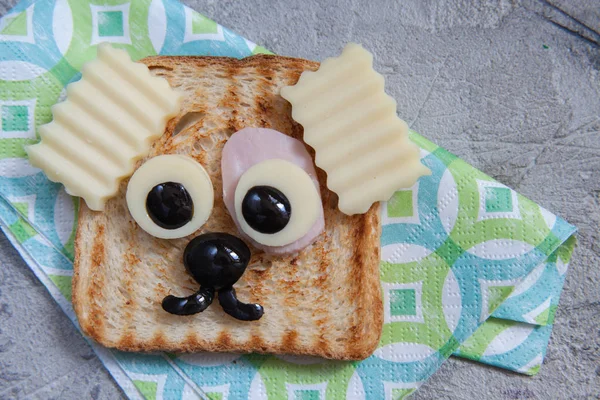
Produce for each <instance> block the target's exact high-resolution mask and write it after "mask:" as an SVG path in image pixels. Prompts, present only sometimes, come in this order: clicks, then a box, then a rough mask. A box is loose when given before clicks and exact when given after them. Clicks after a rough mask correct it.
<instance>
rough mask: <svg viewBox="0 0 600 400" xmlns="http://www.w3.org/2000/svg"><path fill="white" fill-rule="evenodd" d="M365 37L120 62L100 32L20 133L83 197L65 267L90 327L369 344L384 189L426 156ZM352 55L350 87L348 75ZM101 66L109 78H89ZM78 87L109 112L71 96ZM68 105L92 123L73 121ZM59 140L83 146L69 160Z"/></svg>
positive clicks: (182, 347)
mask: <svg viewBox="0 0 600 400" xmlns="http://www.w3.org/2000/svg"><path fill="white" fill-rule="evenodd" d="M359 47H360V46H358V47H352V46H349V47H347V48H346V49H345V50H344V53H342V56H340V57H339V58H338V59H330V60H326V61H325V62H323V63H322V66H321V68H319V65H318V64H317V63H314V62H310V61H306V60H299V59H292V58H285V57H277V56H254V57H250V58H247V59H243V60H236V59H229V58H218V57H149V58H147V59H144V60H142V62H141V63H132V62H130V61H128V60H126V59H125V58H124V57H127V55H126V54H124V52H121V51H118V50H115V49H112V48H110V47H107V46H100V48H99V52H98V59H97V60H95V61H93V62H92V63H90V65H88V66H86V67H85V68H84V70H83V78H82V80H81V81H80V82H83V84H82V83H79V82H78V83H75V84H72V85H70V87H69V88H68V90H67V95H68V96H67V101H66V102H65V103H62V104H61V105H57V106H55V110H53V112H54V116H55V119H54V121H53V122H52V123H51V124H48V125H46V128H44V127H42V129H40V135H41V137H42V142H40V143H39V144H37V145H35V146H33V147H32V148H30V149H29V155H30V160H31V161H32V163H34V164H36V165H38V166H40V167H41V168H43V169H44V171H45V172H46V174H47V175H48V176H49V177H50V179H52V180H55V181H59V182H62V183H64V184H65V188H66V189H67V191H68V192H69V193H70V194H72V195H78V196H81V197H83V198H84V199H85V204H83V203H82V206H81V210H80V216H79V225H78V231H77V239H76V259H75V275H74V283H73V302H74V307H75V311H76V313H77V317H78V319H79V323H80V326H81V327H82V329H83V330H84V332H85V333H87V334H88V335H90V336H91V337H93V338H94V339H95V340H97V341H98V342H100V343H102V344H104V345H106V346H109V347H116V348H119V349H122V350H133V351H139V350H147V351H150V350H165V351H241V352H252V351H256V352H268V353H293V354H306V355H317V356H322V357H327V358H335V359H362V358H365V357H367V356H368V355H370V354H371V353H372V351H373V350H374V349H375V347H376V346H377V343H378V340H379V336H380V333H381V325H382V304H381V291H380V287H379V275H378V263H379V236H380V223H379V212H378V211H379V205H378V201H379V200H386V199H387V198H389V196H391V195H392V194H393V192H394V190H395V189H397V188H399V187H407V186H411V185H412V184H413V183H414V181H416V179H418V177H419V176H420V175H423V174H426V173H427V169H426V168H425V167H424V166H422V165H421V164H420V162H419V157H418V150H416V147H411V146H414V145H412V144H410V143H408V138H407V128H406V126H405V124H404V123H403V122H397V121H401V120H399V119H397V117H395V103H394V104H393V107H392V108H393V109H392V108H390V102H389V100H388V97H387V96H386V95H385V93H384V92H383V86H382V82H380V80H379V79H378V78H377V77H376V76H375V77H369V74H368V73H367V74H366V75H365V73H366V72H370V71H372V68H371V67H370V65H371V63H372V60H371V59H370V58H369V57H370V55H369V54H368V53H366V52H365V51H364V49H362V47H360V48H359ZM361 49H362V50H361ZM363 52H364V53H363ZM365 53H366V54H365ZM365 57H366V61H365ZM94 63H97V64H96V65H94ZM105 64H106V65H105ZM115 64H118V65H119V66H120V68H121V69H117V68H115V67H114V65H115ZM138 66H141V67H140V68H138ZM128 68H129V70H127V69H128ZM369 68H370V69H369ZM355 69H357V70H359V72H361V73H363V75H364V76H366V78H365V79H367V82H366V83H365V84H363V85H359V86H360V87H358V88H356V87H355V86H353V85H351V84H350V83H349V80H347V79H344V76H346V77H349V76H352V71H353V70H355ZM105 70H106V71H108V70H110V77H111V78H114V79H112V80H108V79H106V80H101V79H100V80H98V79H97V80H94V77H96V76H97V75H98V71H100V72H102V71H105ZM315 70H317V71H316V72H314V71H315ZM128 71H129V72H128ZM131 71H134V72H136V73H131ZM340 71H341V72H340ZM348 71H349V72H348ZM373 73H374V71H373ZM336 76H337V77H338V78H335V77H336ZM340 76H341V78H340ZM369 79H370V80H369ZM88 80H89V81H91V82H92V84H90V85H87V83H86V82H87V81H88ZM131 80H135V85H133V84H131V82H130V81H131ZM77 85H80V86H79V87H78V86H77ZM81 85H83V87H81ZM103 85H105V86H107V87H106V88H105V87H104V86H103ZM125 88H127V90H130V92H126V93H125V94H123V95H121V96H120V97H118V98H117V96H115V93H117V94H121V92H123V91H124V90H125ZM86 95H87V96H88V97H91V98H92V100H97V101H98V103H99V104H102V105H103V106H104V108H103V110H90V109H89V108H86V107H85V106H81V105H80V104H79V103H80V102H87V103H88V104H89V103H90V101H89V100H90V99H87V100H86V99H83V97H85V96H86ZM157 96H160V98H157ZM381 96H384V97H381ZM365 99H366V100H365ZM325 100H326V101H325ZM361 102H363V103H364V104H360V103H361ZM357 103H359V104H358V105H357ZM315 106H318V108H317V109H316V110H312V111H310V110H311V108H314V107H315ZM71 109H72V110H75V111H77V112H80V113H82V116H81V119H85V120H86V121H87V122H86V124H85V125H81V124H80V125H79V126H83V128H87V129H82V130H79V131H78V132H77V133H74V132H71V131H72V127H73V126H77V123H78V121H77V118H78V117H77V116H76V117H69V115H68V113H66V112H65V111H69V112H70V111H71ZM357 109H362V110H364V112H362V113H358V114H357V113H356V110H357ZM307 110H308V112H307ZM390 112H391V113H393V114H394V118H391V117H389V115H388V114H389V113H390ZM388 117H389V118H388ZM63 119H65V120H67V121H64V122H63ZM386 121H387V122H386ZM299 123H300V124H302V125H300V124H299ZM303 127H304V129H303ZM156 130H160V132H158V133H157V132H156ZM65 131H66V132H67V133H66V134H65V133H64V132H65ZM132 131H134V132H133V133H132ZM361 132H362V134H361ZM364 132H367V133H368V134H369V135H371V136H370V138H371V139H370V140H367V141H365V139H364V135H365V133H364ZM59 133H61V134H63V137H65V136H66V137H68V138H71V137H74V139H73V141H75V144H73V143H70V142H69V143H66V142H65V141H60V140H57V138H58V135H59ZM77 135H84V136H85V135H87V137H84V138H81V137H77ZM107 135H113V136H115V137H116V138H114V141H112V142H111V141H109V140H107V138H106V137H107ZM88 139H90V140H91V142H90V143H93V148H92V149H91V150H90V151H89V152H87V147H86V146H84V144H83V143H84V141H88ZM115 142H116V143H118V147H115V145H114V143H115ZM111 143H112V144H113V145H112V146H111ZM76 145H80V146H79V147H77V146H76ZM309 145H310V146H309ZM69 146H71V147H72V148H71V150H68V151H67V153H68V154H73V150H74V149H78V150H79V151H78V155H73V157H72V158H71V159H69V160H65V157H62V158H61V156H60V155H64V154H66V153H65V150H64V148H68V147H69ZM57 147H62V148H61V149H60V151H57V150H56V148H57ZM389 149H392V151H390V150H389ZM84 150H85V151H84ZM315 150H316V157H315ZM69 151H70V153H69ZM394 151H395V152H396V156H397V153H398V152H400V155H401V157H392V155H393V154H394ZM415 153H416V155H415ZM74 160H75V161H76V162H75V161H74ZM398 168H400V172H398ZM392 169H394V170H396V173H391V172H390V171H391V170H392ZM73 171H75V172H73ZM411 182H412V183H411ZM334 192H335V193H334ZM386 196H387V197H386ZM211 303H215V304H213V305H212V306H211ZM217 303H218V304H217Z"/></svg>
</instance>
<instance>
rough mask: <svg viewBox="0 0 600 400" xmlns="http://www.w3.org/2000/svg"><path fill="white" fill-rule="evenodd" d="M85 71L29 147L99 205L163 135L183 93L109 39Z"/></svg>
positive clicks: (51, 172) (57, 178)
mask: <svg viewBox="0 0 600 400" xmlns="http://www.w3.org/2000/svg"><path fill="white" fill-rule="evenodd" d="M81 72H82V78H81V80H79V81H77V82H75V83H72V84H70V85H68V86H67V99H66V100H65V101H64V102H62V103H59V104H56V105H54V106H53V107H52V114H53V116H54V119H53V121H52V122H50V123H48V124H45V125H42V126H40V127H39V130H38V132H39V135H40V138H41V141H40V142H39V143H37V144H35V145H32V146H29V147H27V153H28V155H29V161H30V163H31V164H32V165H33V166H35V167H38V168H41V169H42V170H43V171H44V172H45V173H46V175H47V176H48V178H49V179H50V180H52V181H54V182H60V183H62V184H64V185H65V189H66V191H67V193H69V194H70V195H73V196H80V197H83V198H84V199H85V202H86V204H87V205H88V207H89V208H90V209H92V210H96V211H100V210H102V209H103V208H104V204H105V203H106V200H108V199H109V198H111V197H113V196H114V195H116V194H117V190H118V188H119V181H120V180H121V179H123V178H125V177H127V176H129V175H131V174H132V172H133V169H134V166H135V162H136V161H137V160H138V159H140V158H142V157H144V156H145V155H146V154H147V153H148V151H149V149H150V146H151V144H152V142H153V141H154V140H155V139H156V138H158V137H160V136H161V135H162V134H163V132H164V130H165V126H166V124H167V121H168V120H169V119H170V118H171V117H173V116H175V115H176V114H177V112H178V111H179V107H180V104H181V99H182V96H181V95H180V94H179V93H177V92H176V91H174V90H173V89H171V87H170V86H169V83H168V82H167V81H166V80H165V79H163V78H160V77H153V76H151V75H150V71H149V70H148V67H146V66H145V65H144V64H141V63H135V62H133V61H131V59H130V58H129V55H128V54H127V52H125V51H124V50H119V49H115V48H113V47H111V46H110V45H108V44H105V43H103V44H101V45H99V46H98V57H97V58H96V59H95V60H93V61H90V62H88V63H86V64H85V65H84V66H83V68H82V70H81Z"/></svg>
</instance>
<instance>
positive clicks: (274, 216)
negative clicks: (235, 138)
mask: <svg viewBox="0 0 600 400" xmlns="http://www.w3.org/2000/svg"><path fill="white" fill-rule="evenodd" d="M320 207H321V199H320V196H319V192H318V191H317V188H316V187H315V184H314V182H313V180H312V179H311V178H310V176H309V175H308V174H307V173H306V171H304V170H303V169H302V168H300V167H299V166H297V165H296V164H293V163H291V162H289V161H285V160H281V159H271V160H266V161H262V162H260V163H258V164H255V165H253V166H252V167H250V168H249V169H248V170H247V171H246V172H244V174H243V175H242V176H241V177H240V180H239V182H238V185H237V187H236V189H235V211H236V215H237V220H238V222H239V225H240V228H241V229H242V231H243V232H244V233H245V234H246V235H248V236H249V237H250V238H252V239H254V240H255V241H257V242H258V243H260V244H263V245H266V246H285V245H287V244H290V243H293V242H294V241H296V240H298V239H300V238H301V237H303V236H304V235H305V234H306V233H307V232H308V231H309V229H310V228H311V227H312V226H313V224H314V223H315V221H316V220H317V218H318V217H319V214H320V210H321V208H320Z"/></svg>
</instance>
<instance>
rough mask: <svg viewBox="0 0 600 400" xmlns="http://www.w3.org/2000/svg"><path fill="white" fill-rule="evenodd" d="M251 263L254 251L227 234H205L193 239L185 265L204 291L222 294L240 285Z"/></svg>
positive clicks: (185, 256)
mask: <svg viewBox="0 0 600 400" xmlns="http://www.w3.org/2000/svg"><path fill="white" fill-rule="evenodd" d="M249 261H250V249H249V248H248V246H246V244H245V243H244V242H243V241H242V240H241V239H239V238H237V237H235V236H233V235H230V234H227V233H205V234H203V235H200V236H198V237H196V238H194V239H192V240H191V241H190V242H189V243H188V245H187V246H186V248H185V251H184V253H183V264H184V265H185V268H186V269H187V270H188V272H189V273H190V274H191V275H192V276H193V277H194V279H195V280H196V282H198V283H199V284H200V285H201V286H202V287H211V288H214V289H215V290H220V289H222V288H225V287H229V286H231V285H233V284H234V283H236V282H237V281H238V279H240V277H241V276H242V274H243V273H244V271H245V270H246V266H247V265H248V262H249Z"/></svg>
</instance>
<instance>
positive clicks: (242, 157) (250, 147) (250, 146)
mask: <svg viewBox="0 0 600 400" xmlns="http://www.w3.org/2000/svg"><path fill="white" fill-rule="evenodd" d="M275 158H277V159H282V160H286V161H289V162H292V163H294V164H296V165H297V166H299V167H300V168H302V169H303V170H304V171H306V173H307V174H308V175H309V176H310V178H311V179H312V180H313V182H314V184H315V187H316V188H317V191H318V192H319V195H321V191H320V189H319V180H318V179H317V173H316V171H315V167H314V164H313V160H312V158H311V157H310V154H308V152H307V151H306V148H305V147H304V144H302V142H300V141H298V140H296V139H294V138H291V137H289V136H287V135H284V134H283V133H281V132H278V131H275V130H273V129H265V128H244V129H242V130H240V131H237V132H236V133H234V134H233V135H232V136H231V137H230V138H229V140H228V141H227V143H226V144H225V147H224V148H223V153H222V155H221V174H222V177H223V201H224V202H225V206H226V207H227V210H228V211H229V214H230V215H231V217H232V218H233V220H234V221H235V224H236V225H237V227H238V231H239V232H240V235H241V236H242V237H243V238H244V239H245V240H247V241H248V242H250V243H252V245H254V247H256V248H257V249H261V250H264V251H265V252H267V253H272V254H290V253H295V252H297V251H300V250H302V249H303V248H305V247H306V246H308V245H310V244H312V243H313V242H314V241H315V240H316V238H317V236H319V234H320V233H321V232H323V228H324V227H325V221H324V218H323V207H321V208H320V214H319V217H318V218H317V220H316V221H315V223H314V224H313V226H312V227H311V228H310V229H309V231H308V232H307V233H306V234H305V235H304V236H303V237H301V238H300V239H298V240H296V241H295V242H293V243H290V244H288V245H285V246H278V247H272V246H265V245H263V244H260V243H257V242H256V241H254V240H253V239H251V238H249V237H248V235H246V234H244V232H243V231H242V230H241V229H240V225H239V223H238V216H237V215H236V213H235V188H236V187H237V184H238V182H239V180H240V178H241V176H242V175H243V174H244V172H246V171H247V170H248V169H249V168H250V167H252V166H253V165H254V164H258V163H259V162H261V161H265V160H270V159H275Z"/></svg>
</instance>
